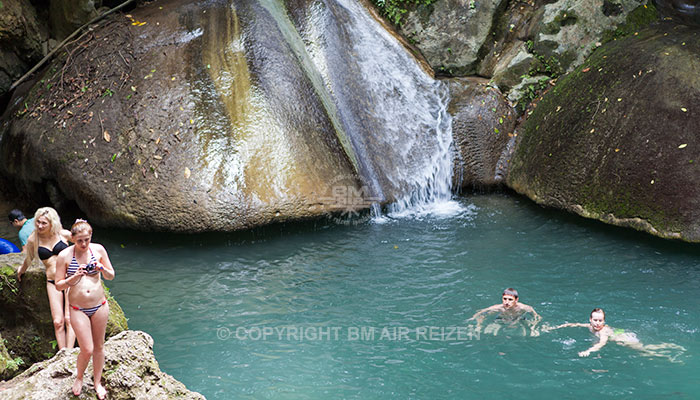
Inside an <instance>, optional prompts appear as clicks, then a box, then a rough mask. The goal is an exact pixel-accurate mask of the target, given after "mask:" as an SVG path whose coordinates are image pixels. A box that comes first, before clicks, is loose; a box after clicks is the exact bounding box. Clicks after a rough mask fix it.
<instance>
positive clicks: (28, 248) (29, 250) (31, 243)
mask: <svg viewBox="0 0 700 400" xmlns="http://www.w3.org/2000/svg"><path fill="white" fill-rule="evenodd" d="M36 248H37V245H36V232H32V233H31V235H29V238H27V244H26V245H25V257H24V262H23V263H22V266H21V267H19V269H18V270H17V280H18V281H21V280H22V275H23V274H24V273H25V272H26V271H27V268H29V266H30V265H32V262H34V256H35V255H36Z"/></svg>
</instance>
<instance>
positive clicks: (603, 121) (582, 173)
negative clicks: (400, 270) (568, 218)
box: [507, 22, 700, 242]
mask: <svg viewBox="0 0 700 400" xmlns="http://www.w3.org/2000/svg"><path fill="white" fill-rule="evenodd" d="M698 54H700V31H699V30H698V28H696V27H689V26H683V25H676V24H675V23H673V22H666V23H663V24H659V25H656V26H654V27H653V28H650V29H647V30H644V31H640V32H639V34H638V35H633V36H630V37H628V38H626V39H623V40H617V41H613V42H610V43H608V44H607V45H604V46H603V47H601V48H600V49H598V50H597V51H596V52H595V53H594V54H593V55H592V56H591V57H590V58H589V60H587V61H586V63H585V64H584V65H582V66H581V67H579V68H578V69H576V70H575V71H574V72H573V73H571V74H570V75H568V76H566V77H565V78H562V79H561V80H560V82H559V83H558V84H557V86H556V87H555V88H553V89H551V90H550V91H549V92H548V93H547V94H546V95H545V96H544V99H543V100H542V101H541V102H540V103H539V104H538V105H537V107H536V108H535V109H534V111H533V114H532V115H531V116H530V117H529V118H528V120H527V122H526V123H525V126H524V128H523V129H522V132H521V135H520V138H521V141H520V143H519V144H518V146H517V150H516V153H515V156H514V159H513V162H512V163H511V169H510V173H509V175H508V178H507V182H508V185H509V186H511V187H512V188H514V189H515V190H517V191H518V192H520V193H523V194H525V195H527V196H528V197H530V198H532V199H533V200H535V201H536V202H538V203H541V204H545V205H549V206H553V207H557V208H562V209H566V210H569V211H572V212H575V213H577V214H580V215H582V216H585V217H589V218H595V219H599V220H602V221H605V222H608V223H612V224H615V225H621V226H630V227H633V228H636V229H639V230H643V231H647V232H649V233H652V234H654V235H658V236H661V237H666V238H680V239H683V240H687V241H694V242H697V241H700V223H699V222H698V221H700V218H699V217H700V215H698V213H699V211H698V210H700V189H699V188H700V166H698V159H700V143H698V140H697V134H696V133H697V127H698V126H700V112H698V111H699V110H700V78H699V75H698V74H697V71H698V70H699V69H700V59H699V58H698V56H697V55H698Z"/></svg>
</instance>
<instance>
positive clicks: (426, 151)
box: [232, 0, 456, 217]
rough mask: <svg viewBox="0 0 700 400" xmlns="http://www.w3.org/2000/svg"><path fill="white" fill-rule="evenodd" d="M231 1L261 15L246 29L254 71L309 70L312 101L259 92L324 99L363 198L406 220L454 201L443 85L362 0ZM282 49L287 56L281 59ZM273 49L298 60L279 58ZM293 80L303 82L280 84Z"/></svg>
mask: <svg viewBox="0 0 700 400" xmlns="http://www.w3.org/2000/svg"><path fill="white" fill-rule="evenodd" d="M232 4H235V7H237V8H240V10H241V12H242V13H243V14H244V15H247V17H248V18H251V17H254V18H255V21H256V22H248V23H247V24H249V25H250V26H251V27H255V26H257V28H255V29H257V30H256V31H255V33H252V32H249V33H247V34H244V37H245V38H246V40H247V41H248V42H247V46H248V47H249V48H250V49H252V52H253V53H255V54H256V57H254V58H252V59H251V58H249V63H251V62H252V63H253V65H252V66H251V68H252V71H255V72H254V75H255V76H258V77H263V76H266V77H272V78H273V79H279V78H275V77H279V76H280V75H279V74H271V73H270V70H272V69H274V70H276V71H280V72H283V73H284V72H285V71H288V70H292V69H295V70H298V71H303V72H302V73H303V75H304V76H305V79H306V81H307V82H308V83H309V85H310V87H311V88H312V89H311V90H312V91H313V93H314V98H315V99H306V98H288V99H286V98H285V97H286V96H287V94H288V93H293V92H292V91H289V92H285V91H284V90H280V89H282V88H279V86H278V87H273V86H272V85H269V84H268V87H265V88H264V90H263V91H264V92H267V93H269V94H268V95H267V96H268V97H267V98H268V99H270V100H269V102H270V103H274V102H275V101H279V104H281V105H283V106H284V105H288V104H290V103H292V104H293V103H294V102H308V101H316V102H318V103H320V104H322V105H323V106H322V107H323V108H324V109H325V114H326V116H327V118H328V120H329V122H330V124H331V125H332V126H333V130H334V131H335V136H336V140H337V142H338V143H340V145H341V147H342V148H343V151H344V152H345V153H346V156H347V158H348V159H349V160H350V162H351V163H352V165H353V167H354V169H355V173H356V175H357V176H356V177H355V179H356V180H357V181H358V182H357V183H358V187H359V188H361V189H360V193H362V196H363V197H364V199H365V205H368V206H370V207H371V209H372V210H373V214H375V216H380V215H381V211H380V210H381V207H380V205H386V207H385V211H386V212H388V214H389V215H390V216H396V217H400V216H403V215H413V214H416V213H423V212H431V210H435V209H438V208H440V207H439V206H438V207H436V206H435V205H436V204H444V203H446V202H449V201H450V199H451V195H452V193H451V182H452V154H453V151H452V131H451V125H452V124H451V116H450V115H449V113H448V111H447V107H448V104H449V100H450V99H449V90H448V88H447V85H446V84H444V83H443V82H441V81H439V80H436V79H434V78H433V77H432V76H430V75H429V74H428V73H427V72H426V70H425V69H424V68H423V67H422V66H421V64H420V63H419V62H418V61H417V60H416V59H415V58H414V57H413V55H412V54H410V52H409V51H408V50H407V49H406V48H405V47H404V46H403V45H402V44H401V43H400V42H399V40H398V39H397V38H396V37H394V36H393V35H392V34H391V33H390V32H389V31H388V30H387V29H385V28H384V27H383V26H382V24H380V23H379V22H378V21H377V20H376V19H375V18H374V17H373V16H372V15H371V14H370V12H369V11H368V10H367V9H366V8H365V6H363V5H362V4H361V3H358V2H357V1H356V0H297V1H291V0H290V1H288V2H283V1H282V0H234V1H233V3H232ZM263 21H269V23H268V22H263ZM263 26H264V28H262V27H263ZM272 27H274V28H273V29H274V31H272V30H270V29H271V28H272ZM249 29H253V28H249ZM263 30H266V31H265V35H264V36H261V35H260V33H261V32H263ZM275 40H282V41H283V43H279V42H273V41H275ZM250 51H251V50H249V52H250ZM281 52H284V53H285V54H287V55H288V56H277V55H278V54H281ZM271 55H275V59H277V60H295V61H293V63H292V64H285V65H280V64H279V62H278V63H277V64H274V65H273V64H272V61H271V58H270V56H271ZM251 60H252V61H251ZM285 62H286V61H285ZM266 79H269V78H266ZM295 84H300V82H288V83H287V85H285V86H284V88H288V85H295ZM257 85H258V86H262V85H265V83H264V81H260V83H258V84H257ZM275 96H276V97H277V98H279V100H274V98H275ZM285 107H286V106H285ZM331 185H332V183H330V184H329V186H331ZM319 191H323V189H320V190H319ZM370 203H371V204H370ZM455 204H456V203H452V205H453V206H454V205H455Z"/></svg>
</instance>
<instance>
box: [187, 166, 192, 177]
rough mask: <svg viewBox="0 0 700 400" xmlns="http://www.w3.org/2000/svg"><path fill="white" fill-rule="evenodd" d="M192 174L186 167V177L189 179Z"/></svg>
mask: <svg viewBox="0 0 700 400" xmlns="http://www.w3.org/2000/svg"><path fill="white" fill-rule="evenodd" d="M191 174H192V172H190V169H189V168H187V167H185V179H189V178H190V175H191Z"/></svg>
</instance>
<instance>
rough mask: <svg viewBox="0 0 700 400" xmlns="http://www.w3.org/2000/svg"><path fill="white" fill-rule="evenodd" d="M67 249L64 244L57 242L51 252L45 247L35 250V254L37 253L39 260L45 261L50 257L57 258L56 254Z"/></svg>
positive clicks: (61, 241)
mask: <svg viewBox="0 0 700 400" xmlns="http://www.w3.org/2000/svg"><path fill="white" fill-rule="evenodd" d="M67 247H68V245H67V244H65V243H64V242H63V240H59V241H58V242H57V243H56V244H55V245H54V246H53V249H51V250H49V249H47V248H46V247H42V246H39V248H38V249H37V253H39V259H40V260H46V259H49V258H51V257H52V256H57V255H58V253H60V252H61V251H62V250H63V249H65V248H67Z"/></svg>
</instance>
